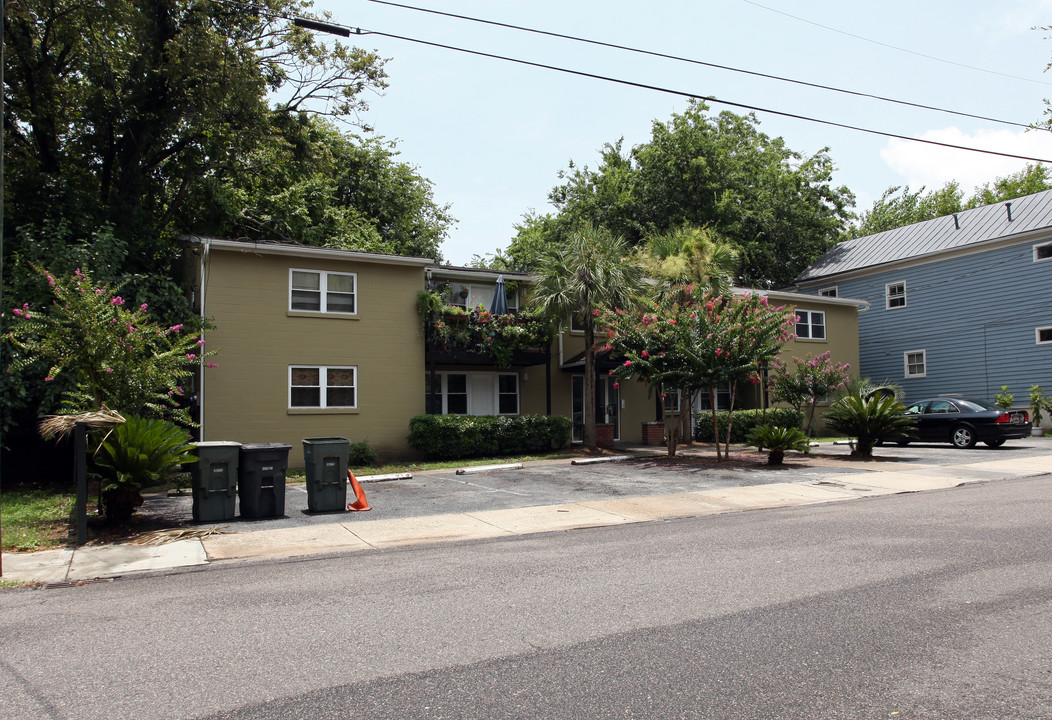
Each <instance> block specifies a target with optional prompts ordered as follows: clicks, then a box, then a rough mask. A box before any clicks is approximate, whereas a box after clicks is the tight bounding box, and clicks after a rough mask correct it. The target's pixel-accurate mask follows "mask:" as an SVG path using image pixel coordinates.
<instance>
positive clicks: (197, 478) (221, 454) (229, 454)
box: [190, 440, 241, 522]
mask: <svg viewBox="0 0 1052 720" xmlns="http://www.w3.org/2000/svg"><path fill="white" fill-rule="evenodd" d="M240 451H241V443H236V442H228V441H226V440H219V441H214V442H199V443H197V444H196V445H195V452H196V454H197V462H196V463H194V464H193V465H192V466H191V470H190V479H191V486H192V487H193V493H194V506H193V517H194V522H220V521H223V520H233V519H234V503H235V500H236V499H237V494H236V491H237V461H238V454H239V453H240Z"/></svg>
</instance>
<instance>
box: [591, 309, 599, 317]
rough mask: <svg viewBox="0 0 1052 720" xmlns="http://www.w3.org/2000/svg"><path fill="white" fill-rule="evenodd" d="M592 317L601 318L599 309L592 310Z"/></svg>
mask: <svg viewBox="0 0 1052 720" xmlns="http://www.w3.org/2000/svg"><path fill="white" fill-rule="evenodd" d="M592 317H599V308H596V309H595V310H592Z"/></svg>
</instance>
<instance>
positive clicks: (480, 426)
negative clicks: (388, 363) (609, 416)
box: [409, 415, 572, 460]
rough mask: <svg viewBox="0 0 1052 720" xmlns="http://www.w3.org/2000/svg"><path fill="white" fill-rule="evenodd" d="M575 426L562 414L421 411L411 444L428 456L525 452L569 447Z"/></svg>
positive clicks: (449, 457)
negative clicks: (453, 413) (423, 412)
mask: <svg viewBox="0 0 1052 720" xmlns="http://www.w3.org/2000/svg"><path fill="white" fill-rule="evenodd" d="M571 429H572V425H571V422H570V419H569V418H565V417H561V416H558V415H500V416H495V415H417V416H416V417H415V418H413V419H412V420H410V421H409V446H410V447H411V448H413V449H414V450H419V451H420V452H421V453H423V454H424V457H425V458H427V459H428V460H461V459H465V458H473V457H498V456H500V455H522V454H527V453H536V452H549V451H551V450H557V449H559V448H564V447H566V446H567V445H569V444H570V431H571Z"/></svg>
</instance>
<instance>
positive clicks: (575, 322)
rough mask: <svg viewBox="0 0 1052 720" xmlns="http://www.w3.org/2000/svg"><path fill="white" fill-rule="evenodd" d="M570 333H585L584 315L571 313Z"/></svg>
mask: <svg viewBox="0 0 1052 720" xmlns="http://www.w3.org/2000/svg"><path fill="white" fill-rule="evenodd" d="M570 332H575V333H583V332H584V313H571V315H570Z"/></svg>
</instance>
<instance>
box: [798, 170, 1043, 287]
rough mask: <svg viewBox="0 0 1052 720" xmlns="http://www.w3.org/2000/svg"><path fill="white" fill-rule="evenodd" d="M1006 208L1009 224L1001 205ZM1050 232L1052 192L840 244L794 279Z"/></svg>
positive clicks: (806, 278) (979, 208) (836, 272)
mask: <svg viewBox="0 0 1052 720" xmlns="http://www.w3.org/2000/svg"><path fill="white" fill-rule="evenodd" d="M1008 204H1011V209H1012V219H1011V220H1009V219H1008V209H1007V208H1006V207H1005V206H1006V205H1008ZM1050 226H1052V190H1045V191H1043V192H1039V193H1034V194H1033V195H1025V196H1023V197H1020V198H1015V199H1014V200H1008V201H1005V202H998V203H994V204H993V205H984V206H982V207H978V208H974V209H972V210H964V211H962V212H959V213H957V223H956V224H955V223H954V216H953V215H945V216H943V217H939V218H935V219H934V220H925V221H924V222H919V223H914V224H913V225H905V226H903V227H900V228H895V229H894V230H886V231H884V232H880V233H876V234H875V235H866V236H864V237H860V238H855V239H853V240H845V241H844V242H842V243H838V244H837V245H836V246H835V247H833V248H832V249H830V250H829V251H828V252H826V254H825V255H823V256H822V257H820V258H819V259H818V260H816V261H815V263H814V264H813V265H811V267H809V268H807V269H806V270H804V271H803V272H802V273H800V275H798V276H797V278H796V282H798V283H799V282H806V281H809V280H817V279H819V278H824V277H828V276H830V275H839V274H841V273H846V272H851V271H852V270H861V269H863V268H868V267H875V266H878V265H886V264H888V263H893V262H899V261H902V260H909V259H911V258H919V257H924V256H927V255H935V254H938V253H943V252H947V251H950V250H957V249H960V248H964V247H967V246H969V245H978V244H980V243H985V242H991V241H994V240H1000V239H1003V238H1008V237H1011V236H1013V235H1021V234H1024V233H1028V232H1033V231H1035V230H1041V229H1042V228H1047V227H1050Z"/></svg>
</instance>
